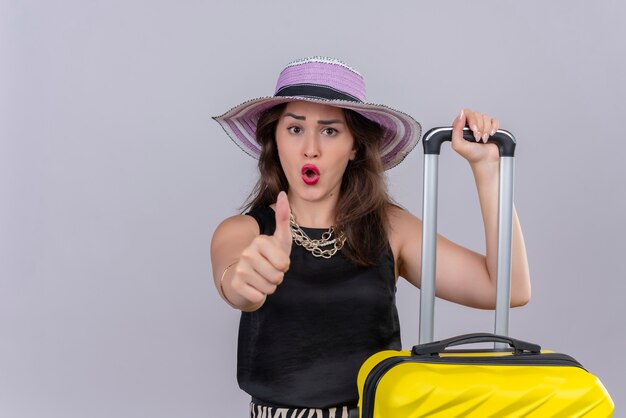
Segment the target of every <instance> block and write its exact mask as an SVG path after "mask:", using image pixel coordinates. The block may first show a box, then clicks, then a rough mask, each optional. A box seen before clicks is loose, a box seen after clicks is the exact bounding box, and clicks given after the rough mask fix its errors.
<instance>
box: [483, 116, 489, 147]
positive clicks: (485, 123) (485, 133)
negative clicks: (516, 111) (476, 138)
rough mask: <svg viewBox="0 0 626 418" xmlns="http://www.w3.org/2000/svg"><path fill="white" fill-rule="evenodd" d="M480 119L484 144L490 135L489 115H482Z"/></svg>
mask: <svg viewBox="0 0 626 418" xmlns="http://www.w3.org/2000/svg"><path fill="white" fill-rule="evenodd" d="M482 116H483V117H482V119H483V129H482V130H481V133H482V137H481V139H482V141H483V142H484V143H487V140H488V139H489V135H491V116H489V115H482Z"/></svg>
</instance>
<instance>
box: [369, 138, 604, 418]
mask: <svg viewBox="0 0 626 418" xmlns="http://www.w3.org/2000/svg"><path fill="white" fill-rule="evenodd" d="M451 132H452V128H450V127H442V128H434V129H431V130H429V131H428V132H426V133H425V134H424V138H423V141H422V143H423V145H424V198H423V213H422V223H423V227H422V230H423V235H422V273H421V278H422V280H421V281H422V285H421V291H420V295H421V301H420V330H419V341H420V345H416V346H414V347H413V350H412V351H411V352H409V351H383V352H379V353H376V354H374V355H372V356H371V357H370V358H369V359H367V360H366V361H365V363H364V364H363V365H362V366H361V369H360V371H359V375H358V379H357V384H358V390H359V416H360V417H361V418H417V417H431V418H449V417H466V418H515V417H528V418H549V417H559V418H575V417H590V418H596V417H598V418H599V417H602V418H604V417H611V416H612V414H613V409H614V405H613V401H612V400H611V397H610V395H609V394H608V392H607V391H606V389H605V388H604V386H603V385H602V383H601V382H600V380H599V379H598V378H597V377H596V376H594V375H592V374H591V373H589V372H587V371H586V370H585V369H584V368H583V367H582V366H581V365H580V364H579V363H578V362H577V361H576V360H574V359H573V358H572V357H570V356H568V355H566V354H558V353H550V352H542V351H541V349H540V347H539V346H538V345H536V344H532V343H527V342H524V341H520V340H516V339H513V338H510V337H508V322H509V306H510V267H511V219H512V208H513V168H514V153H515V145H516V143H515V138H514V137H513V135H512V134H511V133H510V132H508V131H505V130H498V132H497V133H496V135H494V136H493V137H492V139H490V142H495V143H496V144H497V145H498V146H499V149H500V198H499V215H498V218H499V229H498V267H497V276H498V277H497V292H496V293H497V300H496V321H495V333H493V334H484V333H482V334H467V335H462V336H459V337H454V338H450V339H447V340H442V341H437V342H432V341H433V323H434V303H435V292H434V289H435V265H436V263H435V260H436V245H435V243H436V233H437V221H436V219H437V218H436V213H437V176H438V173H437V170H438V158H439V153H440V150H441V144H442V143H443V142H445V141H450V139H451ZM463 136H464V138H465V139H467V140H470V141H471V140H472V139H473V135H472V133H471V131H470V130H469V129H467V128H465V131H464V134H463ZM485 342H490V343H494V344H495V345H494V348H493V349H487V350H485V349H482V350H454V351H452V350H447V348H448V347H453V346H457V345H463V344H472V343H485Z"/></svg>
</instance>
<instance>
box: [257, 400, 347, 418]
mask: <svg viewBox="0 0 626 418" xmlns="http://www.w3.org/2000/svg"><path fill="white" fill-rule="evenodd" d="M358 416H359V413H358V409H357V408H354V407H347V406H340V407H333V408H324V409H319V408H274V407H271V406H264V405H258V404H255V403H254V402H250V418H353V417H354V418H358Z"/></svg>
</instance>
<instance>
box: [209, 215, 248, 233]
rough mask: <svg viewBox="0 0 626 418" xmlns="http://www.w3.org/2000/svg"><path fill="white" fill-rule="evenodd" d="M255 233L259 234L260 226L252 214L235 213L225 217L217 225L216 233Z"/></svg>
mask: <svg viewBox="0 0 626 418" xmlns="http://www.w3.org/2000/svg"><path fill="white" fill-rule="evenodd" d="M236 232H241V233H248V234H251V233H254V234H256V235H258V234H259V226H258V224H257V222H256V220H255V219H254V218H253V217H252V216H248V215H243V214H241V215H234V216H230V217H228V218H226V219H224V220H223V221H222V222H220V224H219V225H218V226H217V228H216V230H215V234H222V233H223V234H233V233H236Z"/></svg>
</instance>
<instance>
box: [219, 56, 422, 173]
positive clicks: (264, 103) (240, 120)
mask: <svg viewBox="0 0 626 418" xmlns="http://www.w3.org/2000/svg"><path fill="white" fill-rule="evenodd" d="M298 100H301V101H308V102H314V103H322V104H327V105H331V106H337V107H341V108H345V109H350V110H353V111H355V112H357V113H359V114H361V115H363V116H364V117H366V118H367V119H370V120H372V121H374V122H376V123H378V124H379V125H381V126H382V127H383V128H384V131H385V132H384V134H383V140H382V141H381V146H380V153H381V158H382V161H383V167H384V169H385V170H388V169H390V168H392V167H395V166H396V165H398V164H399V163H400V162H401V161H402V160H403V159H404V158H405V157H406V156H407V154H408V153H409V152H411V150H412V149H413V148H414V147H415V145H416V144H417V142H418V141H419V139H420V135H421V130H422V128H421V126H420V124H419V122H417V121H416V120H415V119H413V118H412V117H411V116H409V115H407V114H406V113H402V112H400V111H398V110H395V109H392V108H389V107H387V106H384V105H380V104H373V103H367V98H366V95H365V81H364V80H363V76H361V74H360V73H359V72H358V71H356V70H355V69H354V68H352V67H350V66H348V65H347V64H345V63H343V62H341V61H339V60H337V59H334V58H326V57H312V58H305V59H301V60H297V61H293V62H291V63H289V64H288V65H287V66H286V67H285V69H284V70H283V71H282V72H281V73H280V75H279V77H278V82H277V83H276V91H275V93H274V96H271V97H260V98H258V99H252V100H249V101H247V102H244V103H242V104H240V105H239V106H236V107H234V108H232V109H231V110H229V111H228V112H226V113H224V114H223V115H221V116H216V117H214V118H213V119H215V120H216V121H217V122H218V123H219V124H220V125H221V126H222V128H223V129H224V131H226V133H227V134H228V136H229V137H230V138H231V139H232V140H233V141H234V142H235V143H236V144H237V145H238V146H239V147H240V148H241V149H242V150H244V151H245V152H246V153H247V154H249V155H251V156H253V157H254V158H257V159H258V158H259V155H260V154H261V146H260V145H259V143H258V142H257V140H256V125H257V121H258V120H259V116H260V115H261V114H262V113H263V112H264V111H265V110H267V109H269V108H271V107H274V106H276V105H278V104H281V103H287V102H293V101H298Z"/></svg>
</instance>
